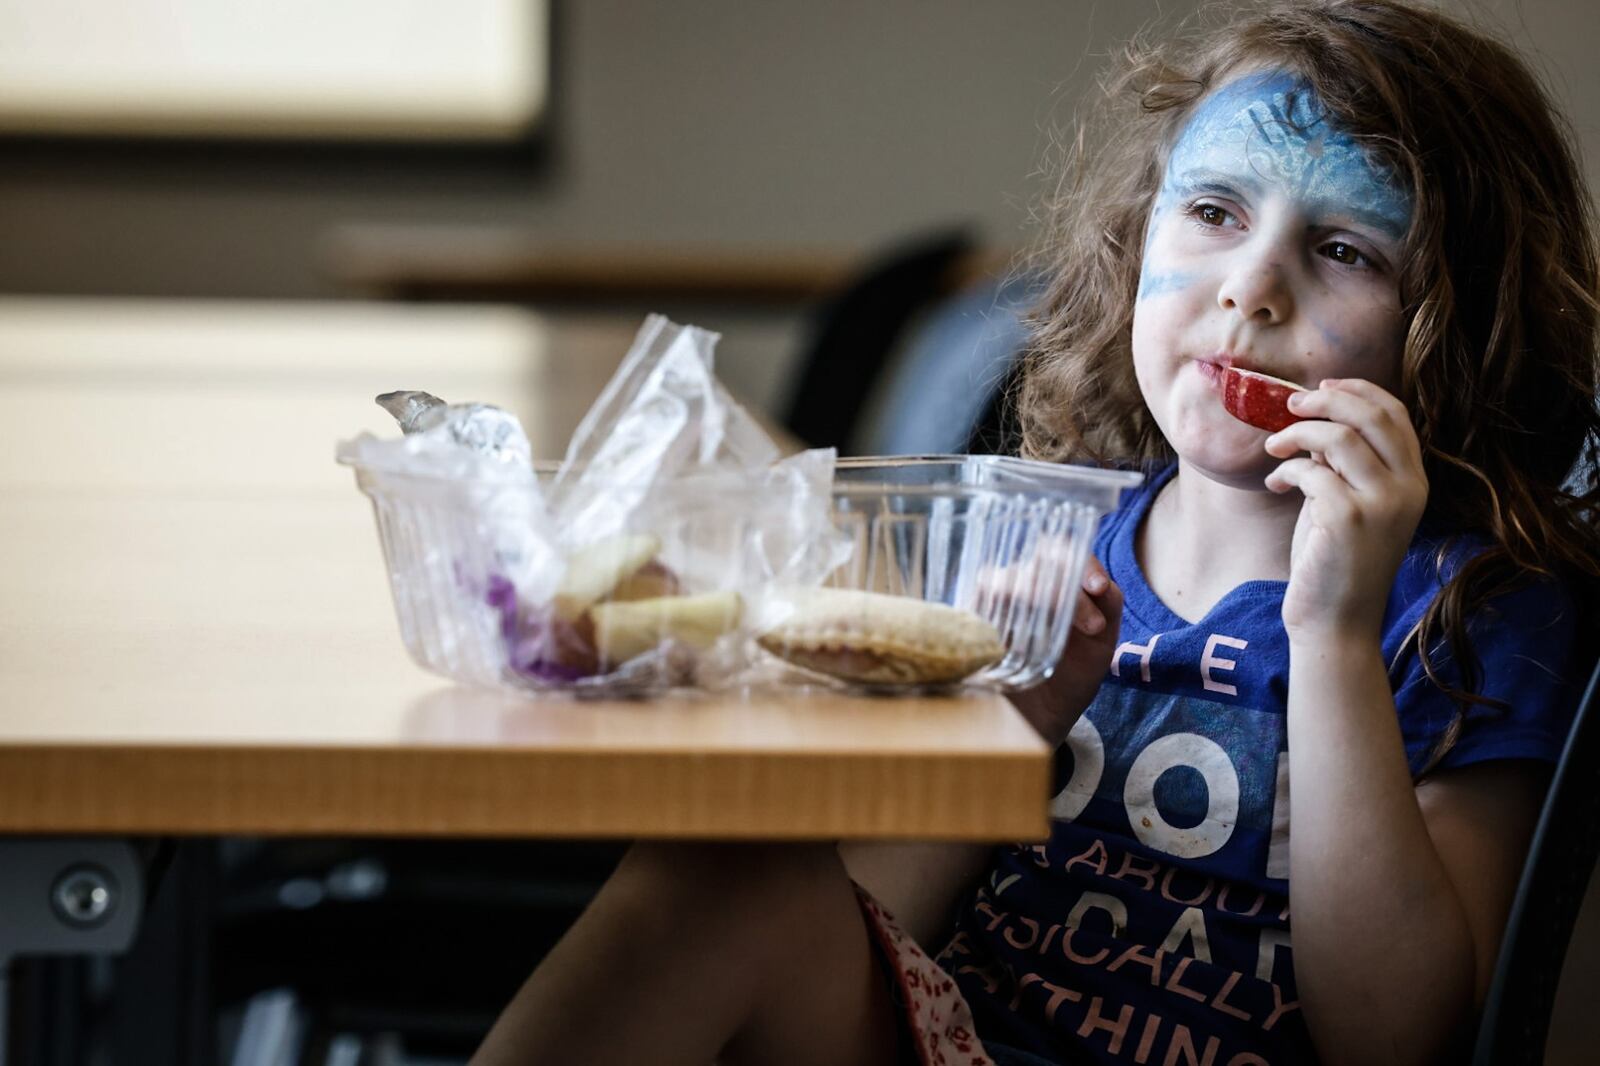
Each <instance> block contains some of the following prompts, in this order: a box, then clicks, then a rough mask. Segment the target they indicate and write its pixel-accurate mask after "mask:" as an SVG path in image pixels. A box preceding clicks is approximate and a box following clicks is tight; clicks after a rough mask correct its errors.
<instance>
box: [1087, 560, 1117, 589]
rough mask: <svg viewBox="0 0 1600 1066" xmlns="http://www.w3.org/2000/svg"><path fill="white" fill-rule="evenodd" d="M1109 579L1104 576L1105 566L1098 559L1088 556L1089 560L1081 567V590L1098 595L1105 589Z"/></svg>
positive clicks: (1109, 581)
mask: <svg viewBox="0 0 1600 1066" xmlns="http://www.w3.org/2000/svg"><path fill="white" fill-rule="evenodd" d="M1110 583H1111V579H1110V578H1109V577H1107V576H1106V570H1105V567H1103V566H1101V565H1100V560H1099V559H1096V558H1095V557H1094V556H1092V555H1091V556H1089V561H1088V562H1087V563H1086V564H1085V565H1084V567H1083V591H1085V592H1087V593H1088V594H1089V595H1091V596H1098V595H1100V594H1101V593H1102V592H1104V591H1105V590H1106V586H1107V585H1109V584H1110Z"/></svg>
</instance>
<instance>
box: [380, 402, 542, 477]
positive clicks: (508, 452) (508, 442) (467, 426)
mask: <svg viewBox="0 0 1600 1066" xmlns="http://www.w3.org/2000/svg"><path fill="white" fill-rule="evenodd" d="M377 403H378V406H379V407H381V408H383V409H384V410H385V411H388V412H389V413H390V414H391V415H393V416H394V420H395V421H396V422H398V423H400V429H401V432H403V433H405V434H406V435H407V436H410V435H412V434H417V433H423V434H432V435H434V436H440V437H444V438H446V439H448V440H451V441H454V442H455V443H457V444H460V445H462V446H464V447H467V448H470V449H472V450H473V451H475V452H477V453H479V454H480V455H483V456H486V457H487V458H490V459H493V460H495V461H496V462H501V463H507V464H516V465H518V466H523V467H526V466H531V465H532V463H533V452H532V449H531V448H530V447H529V445H528V437H527V435H526V434H525V433H523V432H522V424H521V423H520V422H518V421H517V417H516V416H515V415H513V414H511V413H510V412H508V411H504V410H501V409H500V408H498V407H495V406H492V405H491V404H486V403H453V404H447V403H445V402H444V401H443V400H441V399H439V397H437V396H434V395H431V394H429V393H426V392H416V391H410V390H402V391H399V392H386V393H384V394H383V395H381V396H379V397H378V398H377Z"/></svg>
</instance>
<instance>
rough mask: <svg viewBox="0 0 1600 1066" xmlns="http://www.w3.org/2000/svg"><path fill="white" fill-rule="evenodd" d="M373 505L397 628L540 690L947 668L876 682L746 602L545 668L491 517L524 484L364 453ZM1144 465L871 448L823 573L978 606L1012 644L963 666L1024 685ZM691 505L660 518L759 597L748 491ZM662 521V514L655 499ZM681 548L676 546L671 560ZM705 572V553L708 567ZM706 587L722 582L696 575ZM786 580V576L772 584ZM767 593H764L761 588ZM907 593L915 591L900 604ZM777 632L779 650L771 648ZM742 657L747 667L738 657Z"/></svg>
mask: <svg viewBox="0 0 1600 1066" xmlns="http://www.w3.org/2000/svg"><path fill="white" fill-rule="evenodd" d="M350 465H352V466H353V467H354V469H355V474H356V479H357V484H358V486H359V487H360V488H361V490H362V491H363V492H364V493H366V494H367V495H368V496H369V497H370V499H371V501H372V505H373V510H374V513H375V516H376V518H377V526H378V535H379V540H380V541H381V544H382V548H383V556H384V559H385V561H386V564H387V567H388V572H389V584H390V589H391V591H392V592H393V596H394V603H395V610H396V614H397V616H398V620H399V624H400V632H401V636H402V639H403V640H404V642H405V646H406V648H407V649H408V651H409V652H410V654H411V656H412V657H413V658H414V659H415V660H416V661H417V662H418V663H419V664H420V665H422V666H423V667H424V668H426V669H428V670H430V671H432V672H434V673H438V674H441V675H443V676H445V677H448V678H452V679H454V680H457V681H461V682H464V683H467V684H474V685H488V686H494V687H502V688H507V687H508V688H513V689H518V690H533V691H551V690H556V691H572V692H577V693H580V694H581V693H582V692H584V691H586V690H589V691H594V692H595V693H596V694H614V693H617V692H619V691H626V692H630V693H638V694H649V693H652V692H659V691H665V690H667V689H670V688H673V687H677V686H681V685H684V684H690V683H695V681H696V679H697V678H696V673H695V671H694V670H693V668H692V666H687V665H686V662H691V663H692V661H693V660H694V658H695V657H696V656H699V657H707V656H710V655H713V654H714V655H716V656H717V657H718V659H719V662H720V663H721V664H722V667H723V669H721V670H720V671H719V672H718V673H717V675H716V676H717V677H719V678H721V679H723V680H728V679H731V678H735V677H738V678H742V679H743V680H748V679H749V677H750V674H749V672H748V671H749V668H750V667H758V666H761V665H763V664H764V665H766V666H769V667H770V666H773V665H774V663H775V660H778V659H788V660H789V662H790V666H791V667H793V668H792V669H788V670H779V671H775V672H774V673H775V674H776V676H777V677H779V678H780V679H787V680H789V681H794V682H803V683H821V684H828V685H837V686H841V687H847V688H862V687H866V688H871V689H889V690H900V691H925V690H927V689H928V688H939V687H948V685H949V684H950V683H951V682H944V683H942V684H934V685H928V684H919V683H894V684H882V683H872V682H863V681H861V680H859V679H854V678H851V677H848V676H834V675H830V674H827V673H819V672H817V671H816V670H814V669H809V668H807V667H808V665H810V664H807V663H799V664H798V665H797V664H796V662H795V660H794V659H793V658H791V656H790V655H789V654H787V652H788V651H789V650H790V649H789V648H787V647H786V645H785V642H784V641H782V640H777V641H775V640H774V639H773V638H772V636H771V634H770V633H768V634H767V636H768V639H767V640H765V641H761V640H760V638H761V637H762V636H763V625H764V623H763V614H762V612H761V611H760V610H759V609H757V607H758V605H756V604H746V605H745V608H744V609H743V610H742V612H741V614H740V617H739V622H738V625H736V626H734V627H733V628H732V629H731V630H730V631H729V632H727V633H726V634H724V635H723V636H722V637H721V638H720V639H719V640H717V641H716V643H715V646H714V647H712V646H709V645H706V646H700V647H697V648H695V649H693V651H692V653H691V654H688V655H685V654H677V653H680V652H684V651H685V649H684V648H682V647H681V646H680V642H679V641H678V637H679V636H681V634H680V633H675V632H669V631H668V629H667V628H666V627H665V626H664V628H663V630H662V631H661V632H660V634H659V645H658V649H657V650H658V652H661V654H651V655H646V656H644V657H643V658H642V659H639V660H636V661H634V662H633V663H632V664H631V666H632V669H631V670H630V668H629V664H624V665H623V667H622V668H621V670H620V676H621V677H622V680H621V682H620V683H619V673H612V674H611V675H610V677H609V679H607V680H601V679H597V678H592V677H590V678H586V677H570V678H569V677H559V676H551V675H550V674H548V673H531V672H529V671H528V670H527V669H525V668H524V665H523V664H520V663H519V662H518V659H517V647H516V642H517V640H518V638H519V634H518V633H516V632H515V631H514V628H513V627H512V626H511V624H510V621H509V618H510V616H509V615H508V613H507V610H506V608H505V603H504V600H503V598H501V595H500V593H501V592H503V590H497V587H496V584H495V579H496V575H497V574H498V573H499V572H500V570H501V569H502V560H499V559H497V558H496V547H495V538H494V536H493V533H492V529H493V523H494V522H496V521H503V520H504V517H505V515H507V514H515V513H516V511H517V501H516V500H515V499H513V498H511V497H513V496H514V495H515V494H516V493H518V492H526V491H527V490H526V489H519V488H515V487H510V486H506V487H492V486H482V485H468V484H461V483H458V482H450V481H445V480H442V479H437V478H429V477H423V476H416V475H401V474H396V473H394V472H390V471H373V470H369V469H366V468H364V467H362V466H360V465H359V464H355V463H351V464H350ZM1140 480H1141V475H1139V474H1137V473H1131V472H1126V471H1114V470H1101V469H1094V468H1088V467H1077V466H1069V465H1061V464H1054V463H1042V462H1035V461H1030V460H1023V459H1015V458H1009V457H1003V456H988V455H977V456H918V457H904V456H895V457H864V458H848V459H841V460H839V461H838V464H837V467H836V469H835V474H834V481H833V489H832V509H833V520H834V524H835V526H836V528H837V529H838V530H840V531H841V534H842V536H843V538H844V539H846V540H847V541H848V542H849V545H850V551H849V556H848V559H847V561H846V562H844V563H843V564H842V565H840V566H838V567H836V568H835V569H834V570H833V571H832V573H831V574H829V576H828V577H827V579H826V581H825V582H824V584H825V586H826V587H827V588H832V589H843V590H855V591H859V592H866V593H873V594H876V595H877V596H884V597H894V598H896V599H910V600H915V601H922V602H923V603H926V604H937V605H942V606H943V607H946V608H953V609H955V610H957V611H961V612H965V614H966V615H970V616H974V617H976V618H978V619H981V620H982V621H983V622H985V623H987V624H988V625H989V626H992V627H993V630H994V632H995V633H996V634H997V635H998V637H999V640H1000V643H1001V645H1003V649H1004V650H1003V654H1001V655H999V656H998V657H997V658H995V659H994V660H993V661H991V662H989V663H988V664H987V665H984V666H982V667H981V668H980V669H977V670H976V671H975V672H973V673H971V674H969V675H967V676H965V677H963V678H961V679H959V683H961V684H971V685H977V686H982V687H987V688H993V689H999V690H1015V689H1020V688H1027V687H1030V686H1032V685H1034V684H1037V683H1038V682H1039V681H1041V680H1043V679H1044V678H1046V677H1048V676H1049V672H1050V670H1051V669H1052V668H1053V666H1054V664H1055V663H1056V662H1057V661H1058V660H1059V659H1060V657H1061V654H1062V652H1063V651H1064V649H1065V647H1066V643H1067V638H1068V634H1069V632H1070V630H1071V625H1072V615H1073V610H1074V606H1075V602H1076V592H1077V589H1078V586H1079V582H1080V581H1081V578H1082V574H1083V568H1084V564H1085V561H1086V560H1087V558H1088V555H1089V551H1090V548H1091V546H1092V544H1093V541H1094V534H1095V530H1096V528H1097V526H1098V524H1099V521H1100V518H1101V516H1102V515H1104V514H1105V513H1106V512H1108V511H1110V510H1112V509H1113V508H1114V507H1115V506H1116V504H1117V500H1118V497H1119V495H1120V494H1121V493H1122V492H1123V491H1124V490H1125V489H1127V488H1130V487H1132V486H1134V485H1137V484H1138V483H1139V481H1140ZM702 503H703V505H701V506H697V507H695V508H692V509H686V510H680V511H678V512H674V513H672V514H671V515H670V517H669V518H668V519H666V520H665V525H666V528H661V527H659V526H658V528H655V529H653V530H651V531H650V533H652V534H653V535H654V536H656V537H658V538H659V539H660V541H661V542H662V544H663V545H666V546H669V547H670V549H671V551H672V552H675V553H677V554H678V555H679V556H681V555H683V554H684V553H690V554H693V555H696V556H699V557H700V558H701V559H702V560H703V559H705V558H707V557H712V558H717V559H722V560H726V561H727V566H726V567H725V568H723V571H724V572H725V573H726V574H728V575H729V577H728V581H727V584H726V585H725V586H724V589H723V591H727V590H729V589H733V588H735V587H739V585H738V583H739V581H740V578H739V576H738V575H741V574H743V575H745V577H744V579H743V580H744V587H743V588H742V591H743V592H744V593H745V596H746V598H747V599H749V598H750V592H749V588H748V573H749V569H748V568H746V567H743V566H742V565H741V562H742V560H744V559H745V558H746V557H747V556H748V554H749V553H750V552H751V551H752V550H753V547H754V546H753V545H752V544H751V538H752V536H753V534H752V531H751V530H750V528H749V527H748V525H747V524H746V523H744V522H743V521H742V520H741V519H740V518H739V517H737V516H738V514H739V510H740V509H739V507H738V506H737V501H726V504H727V505H726V506H721V505H719V501H718V500H717V499H715V497H714V496H708V497H706V498H704V499H703V501H702ZM657 521H658V522H661V521H662V519H661V517H660V516H659V515H658V516H657ZM667 561H668V565H669V566H670V565H671V560H670V559H669V560H667ZM701 572H704V568H703V567H702V568H701ZM684 591H685V592H689V593H697V594H703V593H710V592H716V591H718V589H717V588H715V587H704V586H703V585H702V586H701V587H695V588H689V589H685V590H684ZM772 591H773V593H774V595H775V596H776V597H777V598H778V599H781V598H782V592H783V590H772ZM758 595H764V593H761V594H758ZM900 606H904V605H903V604H902V605H900ZM763 648H764V649H765V650H763ZM741 664H742V667H743V672H741V669H740V668H739V667H740V665H741Z"/></svg>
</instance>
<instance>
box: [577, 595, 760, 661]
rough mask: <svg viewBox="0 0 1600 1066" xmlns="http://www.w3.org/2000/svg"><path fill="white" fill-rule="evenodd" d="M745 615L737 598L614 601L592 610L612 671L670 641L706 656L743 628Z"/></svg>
mask: <svg viewBox="0 0 1600 1066" xmlns="http://www.w3.org/2000/svg"><path fill="white" fill-rule="evenodd" d="M740 614H741V609H740V603H739V594H738V593H737V592H706V593H702V594H700V595H698V596H659V597H656V598H654V599H648V600H630V601H626V602H621V601H612V602H610V603H599V604H596V605H595V606H593V607H591V608H590V609H589V617H590V618H592V619H593V620H594V643H595V647H596V648H597V649H598V650H599V653H600V659H601V661H602V662H603V663H605V664H607V665H608V666H615V665H616V664H618V663H624V662H627V661H628V660H629V659H632V658H633V657H634V656H636V655H643V654H644V653H645V652H647V651H650V650H652V649H654V648H655V647H657V646H658V645H660V644H661V643H662V642H664V641H667V640H672V641H675V642H676V643H679V644H684V645H687V646H688V647H691V648H693V649H695V650H696V651H704V650H705V649H707V648H709V647H711V645H712V644H714V643H716V640H717V638H718V637H720V636H722V635H723V634H724V633H727V632H729V631H730V630H732V629H733V628H734V627H735V626H737V625H738V624H739V616H740Z"/></svg>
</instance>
